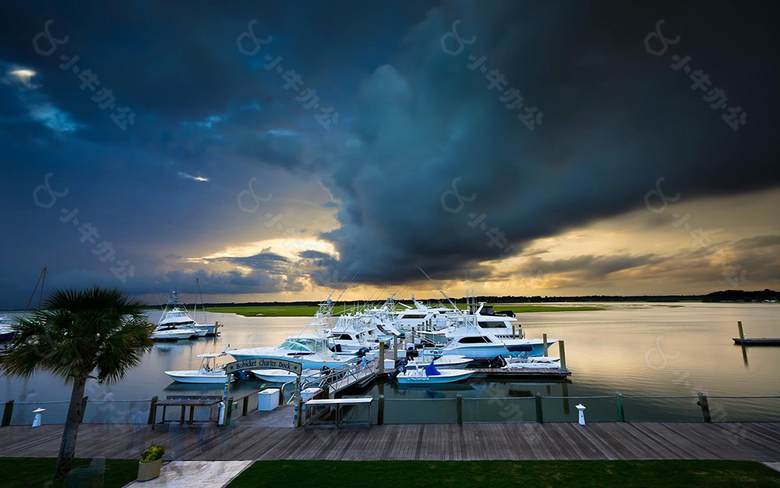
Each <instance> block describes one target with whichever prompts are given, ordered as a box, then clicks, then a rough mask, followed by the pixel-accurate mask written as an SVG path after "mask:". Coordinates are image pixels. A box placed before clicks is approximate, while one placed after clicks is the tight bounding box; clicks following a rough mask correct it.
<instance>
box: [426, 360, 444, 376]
mask: <svg viewBox="0 0 780 488" xmlns="http://www.w3.org/2000/svg"><path fill="white" fill-rule="evenodd" d="M425 374H426V375H427V376H441V373H439V370H438V369H436V366H434V365H433V361H431V364H429V365H428V366H426V367H425Z"/></svg>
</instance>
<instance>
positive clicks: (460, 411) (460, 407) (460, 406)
mask: <svg viewBox="0 0 780 488" xmlns="http://www.w3.org/2000/svg"><path fill="white" fill-rule="evenodd" d="M455 402H456V403H455V408H456V410H457V415H458V425H463V396H461V395H460V393H459V394H457V395H455Z"/></svg>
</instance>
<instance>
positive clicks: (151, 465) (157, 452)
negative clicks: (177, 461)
mask: <svg viewBox="0 0 780 488" xmlns="http://www.w3.org/2000/svg"><path fill="white" fill-rule="evenodd" d="M163 454H165V449H164V448H163V446H160V445H157V444H152V445H151V446H149V449H147V450H145V451H144V452H142V453H141V462H140V463H138V481H149V480H153V479H155V478H157V477H158V476H160V467H162V457H163Z"/></svg>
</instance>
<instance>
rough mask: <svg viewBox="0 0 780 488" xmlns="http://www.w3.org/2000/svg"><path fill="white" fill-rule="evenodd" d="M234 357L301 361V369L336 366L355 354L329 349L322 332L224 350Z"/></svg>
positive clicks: (352, 359) (353, 358)
mask: <svg viewBox="0 0 780 488" xmlns="http://www.w3.org/2000/svg"><path fill="white" fill-rule="evenodd" d="M226 352H227V353H228V354H230V355H231V356H233V357H234V358H236V361H240V360H242V359H257V358H276V359H286V360H289V361H294V362H296V363H301V365H302V367H303V369H317V370H319V369H321V368H322V367H323V366H327V367H328V368H331V369H332V368H338V367H339V366H343V365H345V364H347V363H349V362H352V361H355V360H356V357H355V356H340V355H338V354H336V353H335V352H333V351H332V350H331V349H330V344H329V340H328V336H326V335H324V334H322V333H314V334H304V333H301V334H298V335H297V336H294V337H288V338H287V339H286V340H285V341H284V343H283V344H282V345H281V346H277V347H250V348H245V349H231V350H228V351H226Z"/></svg>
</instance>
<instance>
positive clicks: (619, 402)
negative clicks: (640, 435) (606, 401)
mask: <svg viewBox="0 0 780 488" xmlns="http://www.w3.org/2000/svg"><path fill="white" fill-rule="evenodd" d="M615 406H616V407H617V419H618V422H625V421H626V416H625V414H624V412H623V394H622V393H620V392H619V391H616V392H615Z"/></svg>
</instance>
